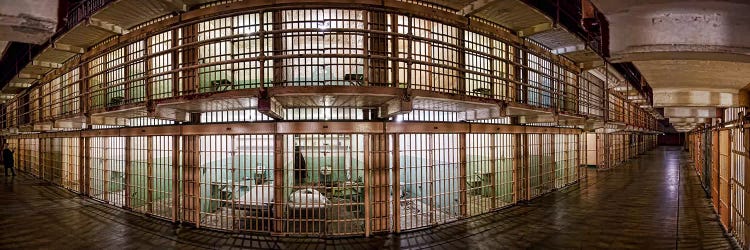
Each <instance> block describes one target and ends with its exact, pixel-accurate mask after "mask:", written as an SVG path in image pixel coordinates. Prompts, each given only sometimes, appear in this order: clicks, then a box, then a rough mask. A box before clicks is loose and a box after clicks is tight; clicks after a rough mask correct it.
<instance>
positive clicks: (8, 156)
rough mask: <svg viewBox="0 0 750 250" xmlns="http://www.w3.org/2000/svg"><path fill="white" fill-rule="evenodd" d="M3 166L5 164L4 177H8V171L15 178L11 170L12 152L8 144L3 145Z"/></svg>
mask: <svg viewBox="0 0 750 250" xmlns="http://www.w3.org/2000/svg"><path fill="white" fill-rule="evenodd" d="M3 164H5V176H8V169H10V172H11V173H13V176H16V171H15V170H13V151H11V150H10V148H9V147H8V143H5V144H4V145H3Z"/></svg>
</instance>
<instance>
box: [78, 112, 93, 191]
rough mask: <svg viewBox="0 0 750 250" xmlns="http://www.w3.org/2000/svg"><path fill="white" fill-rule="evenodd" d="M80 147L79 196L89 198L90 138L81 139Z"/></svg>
mask: <svg viewBox="0 0 750 250" xmlns="http://www.w3.org/2000/svg"><path fill="white" fill-rule="evenodd" d="M90 126H91V125H89V127H90ZM80 145H81V147H80V148H78V153H79V154H80V156H79V157H80V159H81V164H80V170H81V172H79V176H80V177H82V179H81V180H80V185H81V194H83V196H89V190H90V187H91V179H90V178H91V176H90V175H91V173H90V169H91V159H90V158H91V138H89V137H84V138H81V142H80Z"/></svg>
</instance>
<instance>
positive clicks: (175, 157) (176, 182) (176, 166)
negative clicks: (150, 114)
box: [165, 37, 182, 222]
mask: <svg viewBox="0 0 750 250" xmlns="http://www.w3.org/2000/svg"><path fill="white" fill-rule="evenodd" d="M173 38H174V37H173ZM165 146H166V145H165ZM171 179H172V197H171V198H172V202H173V203H172V222H177V221H178V216H179V211H180V209H179V208H180V207H182V206H181V205H180V197H182V196H181V194H180V179H181V178H180V136H179V135H174V136H172V178H171Z"/></svg>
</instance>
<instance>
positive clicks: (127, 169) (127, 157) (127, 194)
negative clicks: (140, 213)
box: [125, 136, 133, 209]
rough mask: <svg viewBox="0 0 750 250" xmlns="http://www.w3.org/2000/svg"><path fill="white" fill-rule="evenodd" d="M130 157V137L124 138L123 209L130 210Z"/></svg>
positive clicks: (131, 165)
mask: <svg viewBox="0 0 750 250" xmlns="http://www.w3.org/2000/svg"><path fill="white" fill-rule="evenodd" d="M132 161H133V159H132V155H131V153H130V137H129V136H128V137H125V208H128V209H131V208H132V206H131V204H130V197H131V193H132V190H131V186H132V185H131V183H130V182H131V178H130V175H131V173H132V171H131V168H132V167H133V163H132Z"/></svg>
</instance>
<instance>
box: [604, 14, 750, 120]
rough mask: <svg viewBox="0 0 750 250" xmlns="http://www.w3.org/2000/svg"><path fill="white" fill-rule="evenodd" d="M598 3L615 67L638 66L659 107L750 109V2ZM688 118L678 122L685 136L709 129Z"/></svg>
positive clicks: (655, 103) (655, 104)
mask: <svg viewBox="0 0 750 250" xmlns="http://www.w3.org/2000/svg"><path fill="white" fill-rule="evenodd" d="M592 2H593V3H594V5H595V6H597V8H598V9H599V10H600V11H602V12H603V13H604V15H605V16H606V18H607V20H608V22H609V33H610V47H609V48H610V53H611V57H612V60H613V61H618V62H632V63H633V64H634V65H636V67H637V68H638V70H639V71H640V72H641V73H642V75H643V76H644V77H645V78H646V80H648V82H649V83H650V85H651V87H653V90H654V106H657V107H668V108H672V109H685V110H694V109H695V108H697V107H707V108H717V107H740V106H742V107H746V106H748V104H750V103H747V101H746V100H743V98H740V96H741V95H742V94H743V93H746V92H747V86H748V84H750V43H749V42H748V41H750V15H747V13H750V1H746V0H693V1H682V0H617V1H614V0H592ZM683 113H685V112H683ZM687 113H689V112H687ZM665 116H667V118H669V116H668V115H665ZM673 118H674V117H673ZM682 118H684V117H681V118H680V119H673V120H674V121H678V122H677V124H675V127H676V128H678V130H680V131H687V130H690V129H692V128H695V127H696V126H700V125H702V124H704V123H706V120H705V119H697V120H696V119H682ZM708 121H709V123H710V122H716V121H718V119H713V120H711V119H709V120H708Z"/></svg>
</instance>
